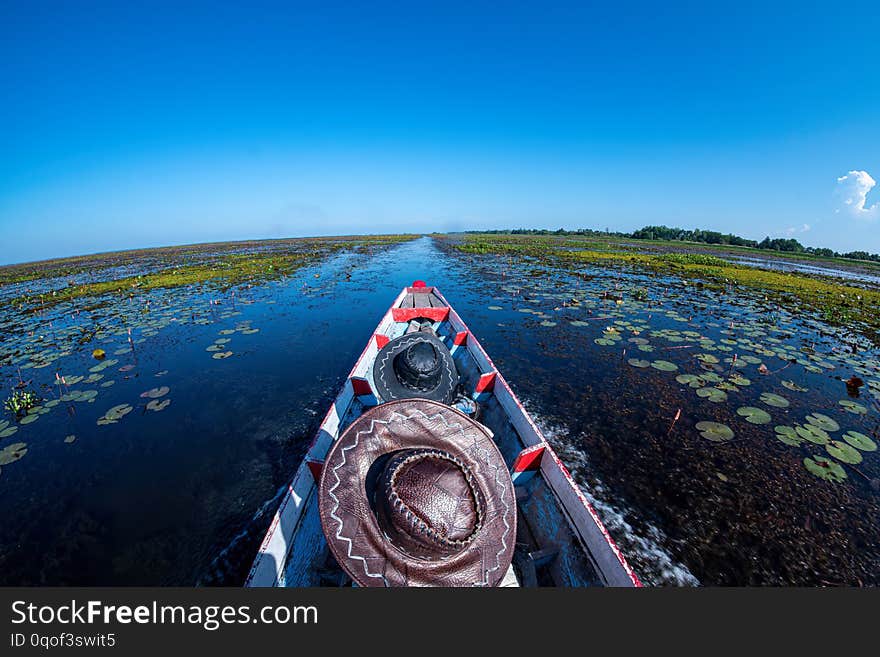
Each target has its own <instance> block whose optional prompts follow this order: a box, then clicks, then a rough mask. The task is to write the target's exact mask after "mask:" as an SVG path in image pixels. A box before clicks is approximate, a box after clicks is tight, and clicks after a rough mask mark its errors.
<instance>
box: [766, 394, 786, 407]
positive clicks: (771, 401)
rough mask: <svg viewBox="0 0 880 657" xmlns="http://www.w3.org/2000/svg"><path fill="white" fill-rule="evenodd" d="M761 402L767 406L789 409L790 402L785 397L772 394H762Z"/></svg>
mask: <svg viewBox="0 0 880 657" xmlns="http://www.w3.org/2000/svg"><path fill="white" fill-rule="evenodd" d="M761 401H762V402H764V403H765V404H767V406H773V407H774V408H788V407H789V402H788V400H787V399H786V398H785V397H781V396H779V395H776V394H773V393H772V392H764V393H761Z"/></svg>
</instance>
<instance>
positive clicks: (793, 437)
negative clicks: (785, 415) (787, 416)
mask: <svg viewBox="0 0 880 657" xmlns="http://www.w3.org/2000/svg"><path fill="white" fill-rule="evenodd" d="M774 431H776V438H778V439H779V440H780V441H782V442H783V443H785V444H786V445H791V446H793V447H798V446H799V445H801V443H803V442H804V440H805V439H804V438H802V437H801V436H799V435H798V432H797V431H796V430H795V428H794V427H788V426H785V425H777V426H776V427H774Z"/></svg>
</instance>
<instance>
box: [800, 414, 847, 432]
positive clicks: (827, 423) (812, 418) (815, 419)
mask: <svg viewBox="0 0 880 657" xmlns="http://www.w3.org/2000/svg"><path fill="white" fill-rule="evenodd" d="M806 420H807V422H809V423H810V424H812V425H813V426H814V427H819V428H820V429H823V430H825V431H837V430H838V429H840V425H839V424H837V422H835V421H834V420H833V419H831V418H830V417H828V416H827V415H823V414H822V413H813V414H811V415H808V416H807V417H806Z"/></svg>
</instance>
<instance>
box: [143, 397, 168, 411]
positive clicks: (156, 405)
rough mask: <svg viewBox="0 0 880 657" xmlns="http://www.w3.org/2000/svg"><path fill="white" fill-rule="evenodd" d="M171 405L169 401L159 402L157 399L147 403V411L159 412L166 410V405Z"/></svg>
mask: <svg viewBox="0 0 880 657" xmlns="http://www.w3.org/2000/svg"><path fill="white" fill-rule="evenodd" d="M170 403H171V400H170V399H163V400H161V401H159V400H158V399H154V400H153V401H151V402H147V409H148V410H150V411H156V412H158V411H161V410H164V409H166V408H168V405H169V404H170Z"/></svg>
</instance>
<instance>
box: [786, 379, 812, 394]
mask: <svg viewBox="0 0 880 657" xmlns="http://www.w3.org/2000/svg"><path fill="white" fill-rule="evenodd" d="M782 387H783V388H788V389H789V390H791V391H793V392H807V390H808V389H807V388H803V387H801V386H799V385H798V384H797V383H795V382H794V381H783V382H782Z"/></svg>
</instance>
